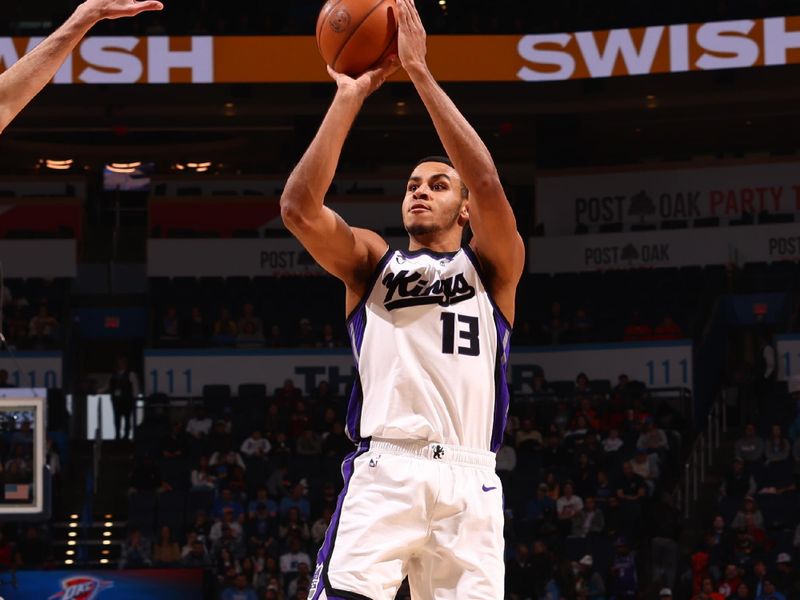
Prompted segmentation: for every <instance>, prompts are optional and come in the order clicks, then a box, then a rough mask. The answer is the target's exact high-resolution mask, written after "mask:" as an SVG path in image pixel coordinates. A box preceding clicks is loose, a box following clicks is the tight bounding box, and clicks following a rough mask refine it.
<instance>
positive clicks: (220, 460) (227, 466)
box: [208, 441, 247, 477]
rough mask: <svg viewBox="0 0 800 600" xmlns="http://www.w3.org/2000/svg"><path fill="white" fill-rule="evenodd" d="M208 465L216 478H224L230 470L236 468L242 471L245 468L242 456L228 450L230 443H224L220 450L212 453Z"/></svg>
mask: <svg viewBox="0 0 800 600" xmlns="http://www.w3.org/2000/svg"><path fill="white" fill-rule="evenodd" d="M208 464H209V465H210V466H211V467H212V468H213V469H214V470H215V471H216V472H217V477H226V476H227V475H228V473H229V472H230V470H231V469H232V468H233V467H234V466H236V467H241V469H242V470H243V471H244V470H246V469H247V467H246V466H245V464H244V460H242V455H241V454H239V453H238V452H237V451H236V450H233V449H231V448H230V443H229V442H227V441H226V442H225V443H224V444H223V447H222V449H220V450H218V451H216V452H214V454H212V455H211V458H210V459H209V461H208Z"/></svg>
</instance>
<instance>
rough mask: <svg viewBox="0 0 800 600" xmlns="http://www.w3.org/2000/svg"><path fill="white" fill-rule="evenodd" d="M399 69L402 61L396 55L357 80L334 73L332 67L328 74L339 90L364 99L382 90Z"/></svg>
mask: <svg viewBox="0 0 800 600" xmlns="http://www.w3.org/2000/svg"><path fill="white" fill-rule="evenodd" d="M399 68H400V59H399V58H398V57H397V56H396V55H392V56H388V57H386V59H385V60H384V61H383V63H381V64H380V66H378V67H375V68H374V69H370V70H369V71H366V72H365V73H363V74H362V75H359V76H358V77H355V78H353V77H350V76H349V75H345V74H344V73H339V72H337V71H334V70H333V69H332V68H331V67H330V66H329V67H328V74H329V75H330V76H331V78H332V79H333V80H334V81H335V82H336V85H337V86H338V88H339V90H341V91H352V92H355V93H356V94H357V95H358V96H359V97H361V98H362V99H364V98H367V97H368V96H369V95H370V94H373V93H374V92H375V91H376V90H377V89H378V88H380V87H381V86H382V85H383V83H384V82H385V81H386V80H387V79H388V78H389V77H391V76H392V74H394V72H395V71H397V69H399Z"/></svg>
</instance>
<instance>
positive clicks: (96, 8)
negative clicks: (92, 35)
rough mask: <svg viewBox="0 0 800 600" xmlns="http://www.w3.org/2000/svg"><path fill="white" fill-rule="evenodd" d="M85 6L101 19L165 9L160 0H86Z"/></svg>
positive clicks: (131, 15)
mask: <svg viewBox="0 0 800 600" xmlns="http://www.w3.org/2000/svg"><path fill="white" fill-rule="evenodd" d="M83 8H85V9H86V10H88V11H90V12H91V14H92V15H93V16H94V17H95V18H96V19H97V20H98V21H99V20H102V19H120V18H122V17H135V16H136V15H138V14H139V13H143V12H147V11H153V10H163V8H164V5H163V4H162V3H161V2H159V1H158V0H142V1H139V0H86V2H84V3H83Z"/></svg>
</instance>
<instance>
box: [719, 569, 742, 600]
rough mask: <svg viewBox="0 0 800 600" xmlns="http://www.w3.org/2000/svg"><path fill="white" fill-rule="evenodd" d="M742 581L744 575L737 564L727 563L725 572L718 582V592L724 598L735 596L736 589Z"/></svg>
mask: <svg viewBox="0 0 800 600" xmlns="http://www.w3.org/2000/svg"><path fill="white" fill-rule="evenodd" d="M741 583H742V577H741V575H740V574H739V569H738V568H736V565H734V564H729V565H726V567H725V572H724V573H723V575H722V578H721V579H720V580H719V582H718V583H717V592H718V593H719V594H720V595H721V596H722V597H723V598H734V597H735V595H736V590H738V589H739V586H740V585H741Z"/></svg>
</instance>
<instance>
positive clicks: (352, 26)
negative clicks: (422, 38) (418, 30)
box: [317, 0, 397, 76]
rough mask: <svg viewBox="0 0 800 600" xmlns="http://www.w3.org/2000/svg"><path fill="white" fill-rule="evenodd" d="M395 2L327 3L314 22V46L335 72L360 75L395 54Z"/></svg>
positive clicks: (354, 0) (331, 0) (346, 0)
mask: <svg viewBox="0 0 800 600" xmlns="http://www.w3.org/2000/svg"><path fill="white" fill-rule="evenodd" d="M396 14H397V5H396V4H395V0H328V2H326V3H325V5H324V6H323V7H322V10H321V11H320V13H319V18H318V19H317V46H318V47H319V51H320V54H321V55H322V58H323V59H324V60H325V62H326V63H327V64H328V65H330V66H331V67H332V68H333V69H334V70H335V71H338V72H339V73H345V74H347V75H351V76H358V75H361V74H362V73H364V71H366V70H367V69H369V68H370V67H372V66H373V65H376V64H378V63H379V62H380V61H382V60H383V59H384V58H386V57H387V56H389V55H390V54H391V53H393V52H397V16H396Z"/></svg>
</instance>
